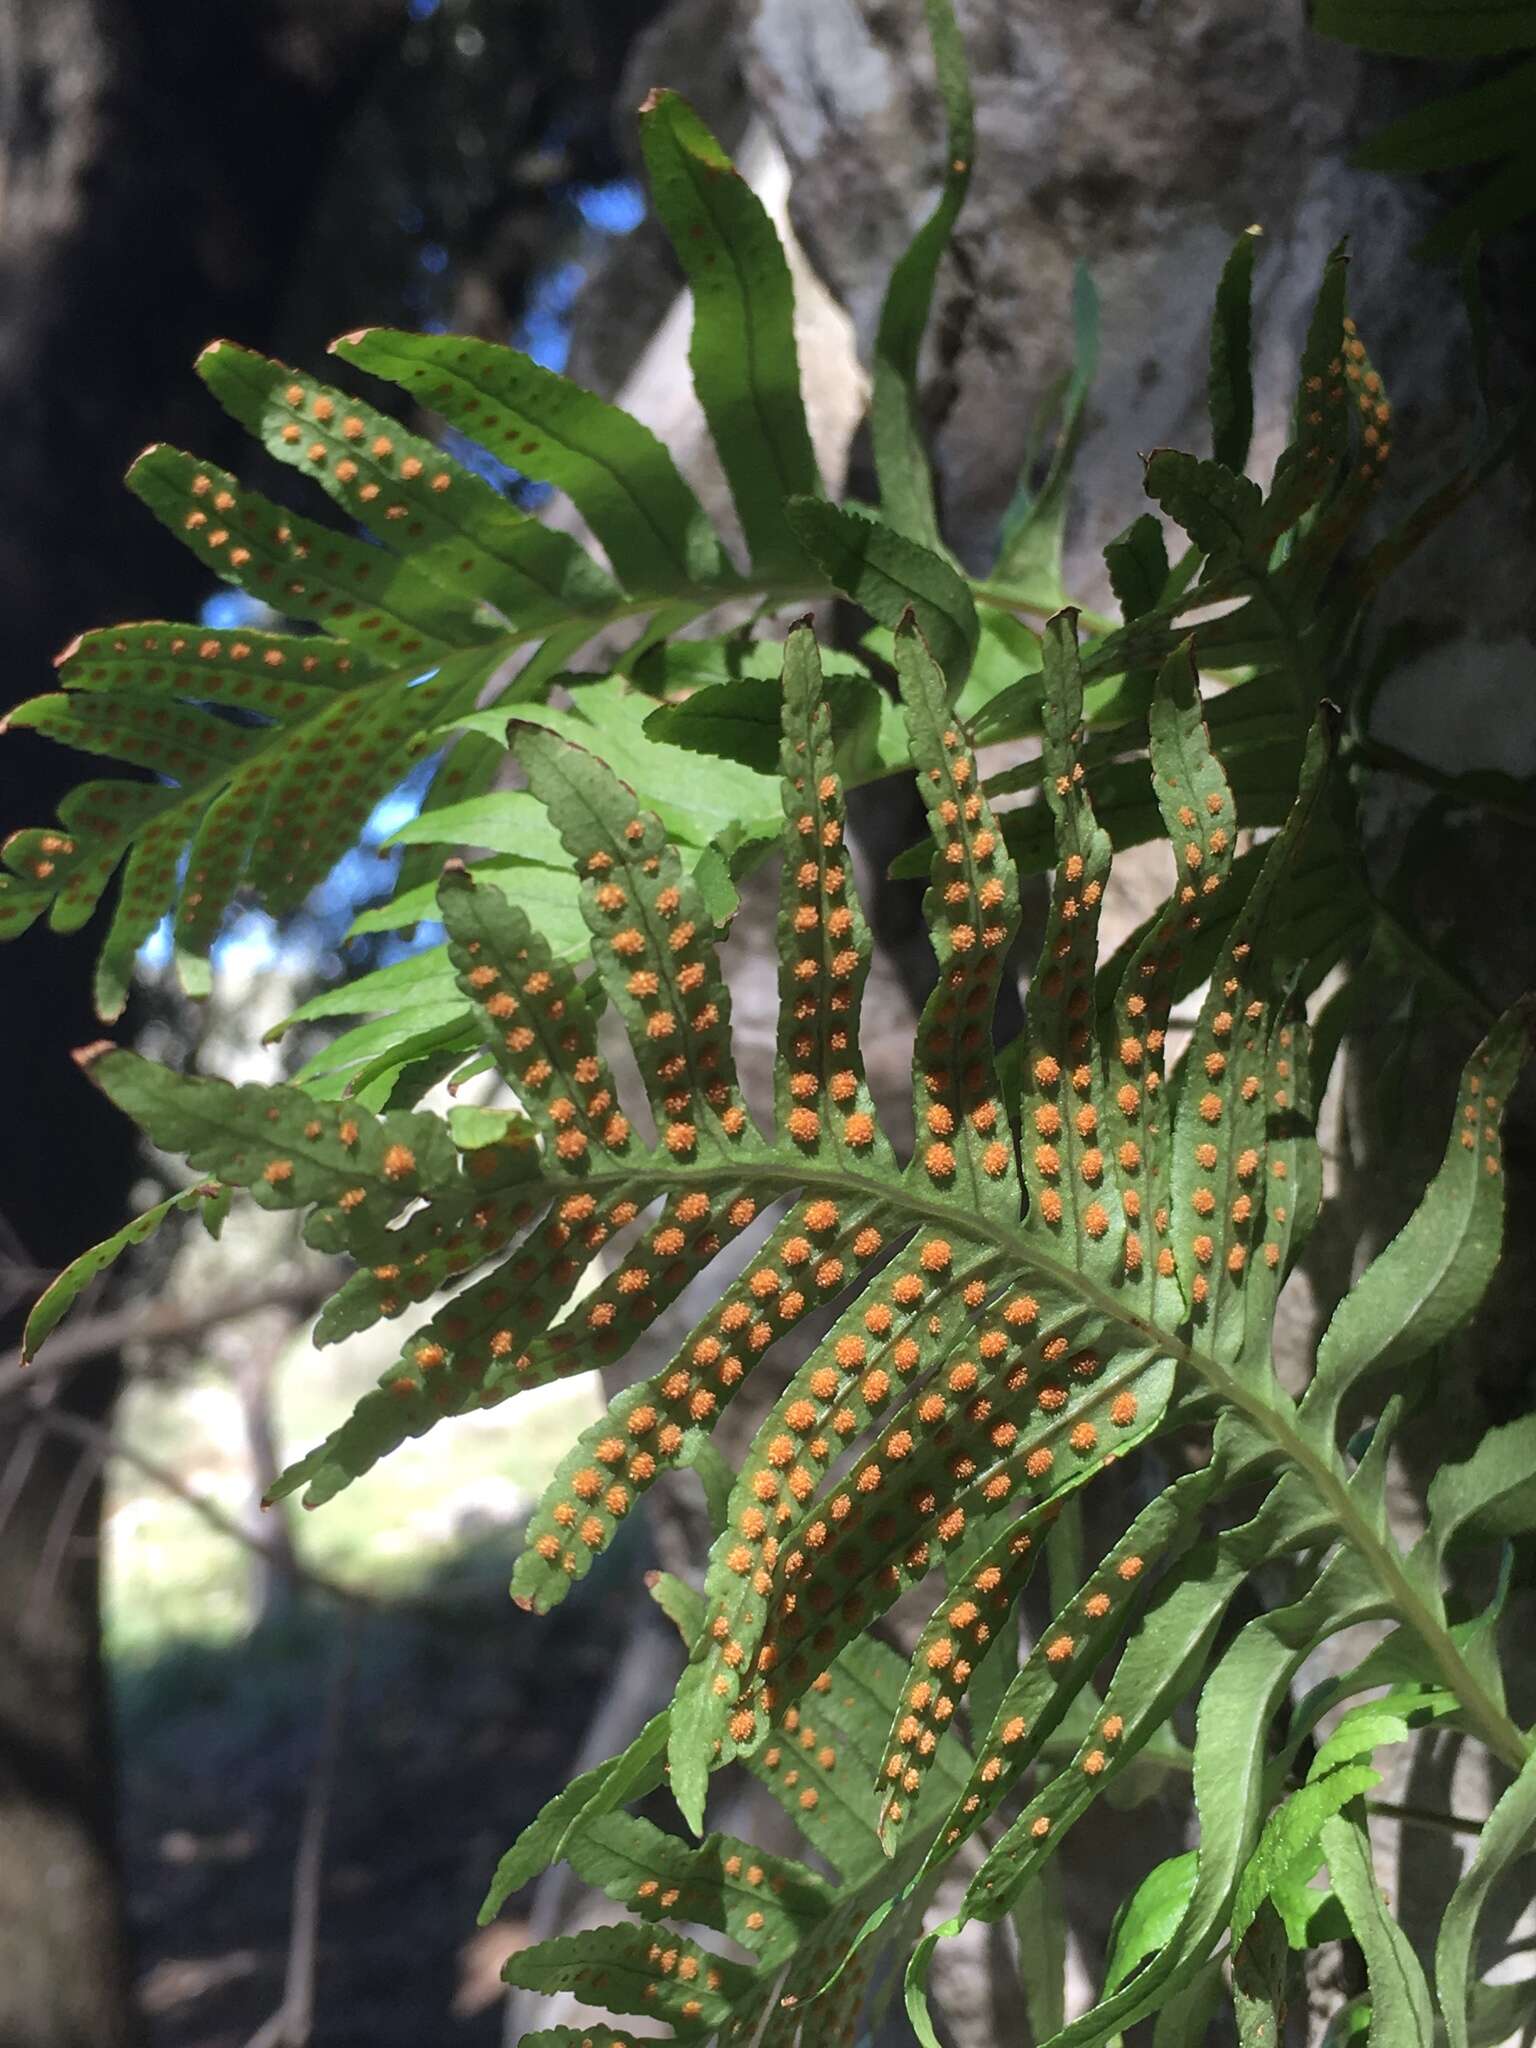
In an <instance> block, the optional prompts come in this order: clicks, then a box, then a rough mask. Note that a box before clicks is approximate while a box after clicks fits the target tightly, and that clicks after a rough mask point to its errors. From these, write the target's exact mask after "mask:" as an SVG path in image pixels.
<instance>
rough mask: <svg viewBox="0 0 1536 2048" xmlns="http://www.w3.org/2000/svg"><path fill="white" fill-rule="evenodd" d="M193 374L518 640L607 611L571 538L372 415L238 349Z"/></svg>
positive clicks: (225, 347) (604, 594) (415, 566)
mask: <svg viewBox="0 0 1536 2048" xmlns="http://www.w3.org/2000/svg"><path fill="white" fill-rule="evenodd" d="M197 368H198V374H199V375H200V376H201V377H202V379H203V382H204V383H205V384H206V385H207V386H208V388H209V389H210V390H211V391H212V392H213V394H214V396H215V397H216V398H217V399H218V400H219V402H220V404H221V405H223V406H224V408H225V409H226V411H228V412H229V413H231V414H232V415H233V416H234V418H235V419H237V420H238V421H239V422H240V424H241V425H242V426H243V427H246V428H248V429H249V431H250V432H251V433H253V434H255V435H256V436H257V437H258V438H259V439H260V440H261V442H262V443H263V445H264V446H265V448H266V450H267V453H268V454H269V455H272V456H274V457H275V458H276V459H277V460H278V461H279V462H284V463H287V464H289V465H290V466H291V467H292V468H294V469H297V470H298V471H299V472H300V473H301V474H302V475H304V476H307V477H309V478H311V479H312V480H313V481H314V482H315V483H317V484H318V485H319V486H320V488H321V489H322V490H323V491H324V492H325V493H326V494H327V496H329V497H331V498H333V499H334V500H335V501H336V503H337V504H338V505H339V506H340V507H341V509H342V510H343V511H344V512H345V513H347V514H348V515H349V516H350V517H351V518H353V519H355V520H357V521H358V523H359V524H360V525H362V526H365V527H368V528H370V529H371V530H372V531H373V532H374V533H376V534H377V535H378V537H379V539H380V540H381V541H383V542H385V543H386V545H390V546H394V547H396V548H397V549H398V550H399V551H401V552H404V553H408V555H409V558H410V568H411V573H412V575H413V576H414V575H419V576H422V577H426V578H429V579H430V580H431V581H432V582H433V583H435V584H438V585H440V586H441V587H442V588H443V589H444V590H445V591H469V592H472V593H473V594H474V597H475V598H476V599H478V600H480V601H482V602H484V603H486V604H490V605H494V606H495V607H496V609H497V610H498V611H499V612H500V613H501V615H502V617H503V618H504V619H506V620H507V621H509V622H510V623H513V624H515V625H516V626H518V627H520V628H522V629H523V630H525V631H527V630H532V629H535V628H538V627H541V626H547V625H552V624H554V623H556V622H558V621H563V620H566V619H569V618H570V617H571V616H572V615H573V614H575V615H578V616H579V615H581V614H582V613H588V614H604V613H607V612H609V611H611V610H612V609H613V607H614V605H615V602H616V600H617V598H618V590H617V587H616V586H615V584H614V583H613V582H612V580H611V579H610V578H609V577H608V576H606V575H605V574H604V573H603V572H602V570H600V569H599V568H598V566H597V564H596V563H595V562H594V561H593V560H592V558H591V557H590V556H589V555H588V554H586V553H585V552H584V550H583V549H582V548H581V547H580V546H579V545H578V543H577V542H576V541H574V540H572V539H571V537H570V536H569V535H568V534H564V533H560V532H557V531H556V530H555V529H554V528H553V527H549V526H545V525H543V524H542V523H541V522H540V521H539V520H537V519H531V518H529V517H528V516H527V515H526V514H525V513H521V512H518V511H516V510H514V508H513V507H512V506H511V505H509V504H508V503H507V501H506V499H505V498H503V497H502V496H501V494H500V492H498V491H497V490H495V489H494V488H493V487H492V486H491V485H490V484H488V483H487V482H486V481H485V480H484V478H483V477H478V476H476V475H475V473H474V472H473V470H469V469H466V468H465V467H464V465H463V464H462V463H461V462H456V461H454V459H453V457H452V456H451V455H447V454H445V453H444V452H443V450H442V449H441V448H437V447H434V446H433V444H432V443H431V442H430V441H426V440H423V439H422V438H421V437H420V436H419V435H417V434H409V433H407V432H406V431H405V430H404V429H403V428H402V427H401V426H400V425H399V424H398V422H396V421H394V420H392V419H389V418H387V417H386V415H384V414H383V413H380V412H376V411H375V410H374V409H373V407H372V406H369V405H364V404H363V403H362V402H361V401H360V400H359V399H356V398H353V397H351V396H350V395H349V394H348V393H347V392H345V391H339V390H337V389H335V388H334V387H333V386H331V385H328V384H321V383H319V382H317V380H316V379H315V378H313V377H310V376H308V375H307V374H306V373H305V372H303V371H302V370H292V369H290V368H289V367H288V365H287V364H286V363H277V362H272V361H270V360H269V359H268V358H267V357H266V356H260V355H257V354H255V353H254V352H253V351H252V350H250V349H244V348H239V347H237V346H236V345H235V344H234V343H233V342H228V341H216V342H214V343H212V344H211V345H210V346H209V347H208V348H206V349H204V351H203V353H202V354H201V355H200V356H199V357H198V361H197ZM286 608H287V607H286V604H285V605H284V609H286Z"/></svg>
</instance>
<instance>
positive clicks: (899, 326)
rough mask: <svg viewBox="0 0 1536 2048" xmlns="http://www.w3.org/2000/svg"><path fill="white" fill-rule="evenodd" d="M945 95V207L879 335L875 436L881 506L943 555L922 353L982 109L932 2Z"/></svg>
mask: <svg viewBox="0 0 1536 2048" xmlns="http://www.w3.org/2000/svg"><path fill="white" fill-rule="evenodd" d="M926 13H927V20H928V34H929V38H930V40H931V42H932V44H933V53H934V60H935V68H936V70H937V73H938V85H939V96H940V98H941V100H942V101H943V103H944V119H945V137H944V157H945V162H944V179H943V184H942V186H941V188H940V192H939V198H938V201H937V204H936V205H935V206H934V209H933V212H932V213H931V214H929V216H928V218H927V220H925V221H924V222H923V224H922V226H921V227H920V228H919V229H918V231H917V234H916V235H915V236H914V238H913V240H912V243H911V245H910V247H909V248H908V249H907V251H906V253H905V255H904V256H903V257H902V258H901V261H900V262H899V263H898V264H897V265H896V267H895V269H894V270H893V271H892V272H891V276H890V282H889V283H888V284H887V286H886V288H885V301H884V303H883V305H882V306H881V308H880V325H879V327H878V329H877V330H876V333H875V357H874V392H873V397H872V400H871V404H870V422H869V423H870V437H871V440H872V442H873V446H874V457H875V474H876V476H877V477H878V478H879V480H880V506H881V510H882V512H883V513H884V515H885V518H886V520H887V521H888V523H889V524H890V525H891V526H892V527H894V528H895V530H896V531H897V533H901V534H905V535H906V536H907V538H908V539H909V540H914V541H918V542H920V543H921V544H922V545H923V546H924V547H926V548H931V549H933V550H935V551H937V550H939V549H940V548H941V547H942V542H941V540H940V537H939V523H938V517H937V514H936V512H935V509H934V502H933V478H932V475H931V473H930V471H929V467H928V457H927V454H926V452H925V450H924V448H923V441H922V434H921V431H920V427H919V420H918V391H917V369H918V350H919V349H920V348H921V346H922V339H923V330H924V329H925V327H926V326H927V324H928V313H929V309H930V307H931V305H932V303H933V288H934V283H935V281H936V279H937V277H938V269H939V263H940V260H941V258H942V257H943V254H944V251H945V249H946V248H947V247H948V246H949V239H950V236H951V235H952V234H953V233H954V227H955V222H956V220H957V219H958V218H959V216H960V209H961V208H962V207H963V206H964V204H965V195H966V192H967V190H968V188H969V186H970V182H971V159H972V157H973V155H974V153H975V148H976V119H975V110H974V108H973V107H972V104H971V86H970V78H969V76H968V73H967V67H966V61H965V46H964V44H963V42H962V41H961V38H960V30H959V26H958V24H957V23H956V21H955V15H954V9H953V7H952V6H951V5H950V4H949V0H926Z"/></svg>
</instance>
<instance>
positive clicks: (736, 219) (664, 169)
mask: <svg viewBox="0 0 1536 2048" xmlns="http://www.w3.org/2000/svg"><path fill="white" fill-rule="evenodd" d="M640 146H641V148H642V149H643V151H644V152H645V161H646V166H647V168H648V170H649V172H650V176H651V191H652V195H653V197H654V200H655V205H656V211H657V214H658V216H659V218H660V220H661V224H662V226H663V227H664V228H665V229H666V231H667V234H668V236H669V238H670V240H671V242H672V246H673V247H674V248H675V249H676V251H677V255H678V260H679V262H680V263H681V264H682V266H683V271H684V273H685V275H686V276H687V279H688V284H689V287H690V289H691V290H692V293H693V305H694V319H693V341H692V346H691V348H690V351H689V361H690V363H691V364H692V366H693V382H694V389H695V390H696V391H697V392H698V395H699V402H700V404H701V405H702V406H703V408H704V414H705V417H706V419H707V420H708V421H709V426H710V432H711V434H712V435H713V437H714V442H715V447H716V449H717V450H718V451H719V455H720V460H721V464H722V466H723V467H724V470H725V474H726V478H727V480H728V482H729V484H730V487H731V495H732V497H733V498H734V499H735V501H736V511H737V515H738V517H739V518H740V520H741V527H742V532H743V533H744V534H745V535H746V541H747V547H748V550H749V552H750V554H751V557H752V563H753V566H754V568H755V569H757V570H759V571H767V572H770V573H775V574H782V575H787V576H790V577H794V576H797V575H803V574H804V572H805V558H804V556H803V555H802V554H801V551H800V548H799V546H798V545H797V543H796V539H795V536H794V535H793V534H792V533H791V532H790V530H789V528H788V527H787V526H786V524H785V519H784V505H785V502H786V500H788V499H790V498H793V497H798V496H800V495H802V494H805V493H809V494H811V495H813V496H814V495H816V494H817V493H818V492H819V491H820V489H821V480H820V477H819V476H818V474H817V470H816V456H815V452H814V451H813V449H812V447H811V436H810V429H809V428H808V427H807V425H806V420H805V407H804V405H803V403H802V401H801V397H800V363H799V358H798V356H797V354H796V351H795V334H794V289H793V286H792V284H791V282H790V275H789V265H788V262H787V261H786V260H785V256H784V250H783V247H782V245H781V244H780V242H779V238H778V235H777V234H776V233H775V232H774V227H773V222H772V221H771V220H770V219H769V218H768V215H767V213H766V211H765V210H764V207H763V204H762V202H761V200H759V199H758V197H757V195H756V194H755V193H754V192H753V191H752V190H751V188H750V187H749V186H748V185H747V184H746V183H745V181H744V180H743V179H742V176H741V173H740V172H739V171H738V170H737V169H736V166H735V165H734V164H733V163H732V162H731V160H730V158H729V157H728V156H727V155H726V154H725V152H724V150H722V149H721V147H720V145H719V143H718V142H717V141H716V140H715V138H714V136H713V135H711V134H710V132H709V130H708V129H707V128H706V127H705V126H704V123H703V122H702V121H701V120H700V119H699V117H698V115H697V114H695V113H694V111H693V109H692V108H691V107H690V106H689V105H688V103H687V101H686V100H683V99H681V98H679V96H678V95H677V94H676V93H673V92H665V91H660V90H658V91H655V92H653V93H651V94H650V96H649V97H648V98H647V100H646V102H645V104H644V105H643V106H642V107H641V109H640Z"/></svg>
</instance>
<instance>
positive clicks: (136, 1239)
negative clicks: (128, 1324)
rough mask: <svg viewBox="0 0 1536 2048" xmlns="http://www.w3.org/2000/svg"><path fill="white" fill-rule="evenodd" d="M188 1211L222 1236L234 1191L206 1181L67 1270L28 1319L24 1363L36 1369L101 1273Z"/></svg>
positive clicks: (41, 1297)
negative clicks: (50, 1339)
mask: <svg viewBox="0 0 1536 2048" xmlns="http://www.w3.org/2000/svg"><path fill="white" fill-rule="evenodd" d="M187 1211H192V1212H194V1213H196V1214H198V1215H199V1216H200V1217H201V1219H202V1223H203V1227H204V1228H205V1229H206V1231H207V1232H208V1235H209V1236H210V1237H217V1236H218V1234H219V1232H220V1230H221V1229H222V1228H223V1224H224V1218H225V1216H226V1215H227V1214H228V1213H229V1189H228V1188H224V1187H220V1186H219V1185H218V1184H217V1182H214V1181H200V1182H199V1183H198V1185H197V1186H196V1187H190V1188H183V1190H182V1191H181V1193H180V1194H176V1195H171V1196H169V1197H168V1198H167V1199H166V1200H165V1201H163V1202H157V1203H156V1204H155V1206H154V1208H153V1209H146V1210H145V1211H144V1212H143V1214H142V1215H140V1216H135V1217H134V1219H133V1221H132V1222H131V1223H125V1224H124V1226H123V1228H122V1229H121V1230H119V1231H117V1232H115V1233H114V1234H113V1235H112V1236H111V1237H108V1238H104V1239H103V1241H102V1242H101V1243H100V1244H98V1245H93V1246H92V1248H91V1249H90V1250H89V1251H88V1252H83V1253H82V1254H81V1255H80V1257H79V1258H78V1259H75V1260H73V1261H72V1262H71V1263H70V1264H69V1265H67V1266H66V1267H65V1268H64V1270H63V1272H62V1273H60V1274H59V1276H58V1278H57V1279H56V1280H54V1281H53V1282H52V1283H51V1284H50V1285H49V1286H48V1288H47V1289H46V1290H45V1291H44V1292H43V1293H42V1294H40V1295H39V1296H38V1298H37V1301H36V1302H35V1303H34V1305H33V1308H32V1313H31V1314H30V1315H29V1316H28V1317H27V1324H26V1328H25V1329H24V1330H23V1332H22V1337H21V1363H22V1364H23V1365H30V1364H31V1362H32V1360H33V1359H34V1358H35V1357H36V1356H37V1353H38V1349H39V1347H40V1346H41V1345H42V1344H43V1343H44V1342H45V1340H46V1339H47V1338H48V1337H49V1336H50V1335H51V1334H52V1332H53V1331H54V1330H56V1329H57V1328H58V1326H59V1324H60V1323H61V1322H62V1321H63V1320H64V1318H65V1316H66V1315H68V1313H69V1311H70V1309H71V1308H72V1307H73V1306H74V1304H75V1302H76V1301H77V1300H78V1299H79V1298H80V1296H81V1294H83V1293H84V1291H85V1289H86V1288H87V1287H89V1286H90V1284H91V1282H92V1281H93V1280H94V1279H96V1277H97V1276H98V1275H99V1274H101V1273H104V1272H105V1271H106V1269H107V1268H108V1266H111V1265H114V1264H115V1263H116V1262H117V1260H118V1259H120V1258H121V1257H122V1255H123V1253H124V1252H125V1251H127V1250H129V1248H130V1247H131V1246H133V1245H138V1244H143V1243H144V1241H145V1240H146V1238H151V1237H153V1236H154V1235H155V1233H156V1231H157V1230H159V1228H160V1226H161V1224H162V1223H164V1222H165V1221H166V1220H167V1219H168V1218H169V1217H171V1216H176V1215H181V1214H184V1213H186V1212H187Z"/></svg>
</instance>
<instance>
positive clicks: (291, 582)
mask: <svg viewBox="0 0 1536 2048" xmlns="http://www.w3.org/2000/svg"><path fill="white" fill-rule="evenodd" d="M128 488H129V489H130V490H131V491H133V492H134V494H135V495H136V496H137V497H139V498H142V499H143V501H144V503H145V504H146V505H147V506H148V507H149V509H150V511H151V512H153V513H154V515H155V517H156V518H157V519H159V520H160V521H161V522H162V524H164V525H165V526H167V527H169V528H170V530H171V532H172V533H174V534H175V535H176V537H177V538H178V539H179V540H180V541H181V542H182V544H183V545H184V546H186V547H188V548H190V549H191V550H192V552H193V554H194V555H196V556H197V558H198V560H199V561H200V562H202V563H203V565H204V566H205V567H206V568H208V569H211V570H212V571H213V573H214V575H216V576H219V577H221V578H222V579H223V580H224V581H225V582H226V583H233V584H235V585H236V586H237V587H238V588H240V589H242V590H248V591H249V592H250V594H251V595H252V596H253V597H257V598H260V599H261V600H262V602H263V603H264V604H269V605H271V606H272V608H273V609H274V610H275V611H279V612H282V613H283V614H285V615H286V616H287V617H289V618H295V619H310V620H312V621H313V622H314V624H315V625H317V626H321V627H323V628H325V629H326V630H327V631H328V632H331V633H334V634H336V635H338V636H339V637H340V638H341V639H343V640H350V641H353V642H354V643H355V644H356V645H357V646H358V647H359V648H360V649H362V650H363V651H364V652H365V653H367V654H370V655H372V656H374V657H375V659H376V660H377V661H379V662H382V663H387V664H388V665H389V666H396V665H398V664H399V663H400V662H402V661H413V660H414V661H420V662H421V663H422V664H423V666H425V665H426V664H427V663H429V662H431V661H432V660H433V659H434V658H436V657H438V656H440V655H443V654H446V653H447V652H449V650H450V649H452V648H454V647H464V646H468V645H472V644H473V643H474V642H476V641H485V640H489V639H491V638H492V637H493V636H494V634H495V631H496V628H495V627H494V626H493V625H491V624H490V623H488V622H486V621H484V620H483V619H482V618H481V617H480V615H479V607H478V601H477V599H476V598H475V597H473V596H465V597H460V596H458V595H456V594H454V593H453V592H451V591H449V590H448V589H446V588H444V587H443V586H442V585H440V584H438V583H436V582H434V581H432V580H431V579H430V578H429V577H427V576H424V575H423V574H422V573H421V572H420V571H419V570H418V569H416V568H414V567H413V566H412V565H411V564H410V563H409V562H404V561H393V560H391V558H390V557H389V556H388V555H386V554H382V553H381V552H380V551H379V549H377V548H372V547H369V546H368V545H367V544H366V543H365V542H363V541H358V540H350V539H348V538H347V537H346V536H345V535H343V534H340V533H337V532H336V531H335V530H334V529H333V528H331V527H328V526H319V525H317V524H316V523H315V521H314V520H312V519H304V518H301V517H300V515H299V514H298V513H296V512H289V511H288V510H287V509H286V508H285V507H283V506H281V505H274V504H273V502H272V500H271V499H270V498H264V497H263V496H262V495H261V493H260V492H259V491H252V490H248V489H246V487H245V486H244V485H243V484H242V483H240V481H239V480H238V479H237V478H236V477H233V476H231V475H229V473H228V472H227V471H226V470H222V469H216V468H215V467H214V466H213V464H212V463H208V462H200V461H199V460H198V459H197V457H196V456H195V455H188V454H186V453H184V452H183V451H182V450H181V449H179V448H170V447H165V446H163V445H162V446H158V447H154V448H149V449H146V450H145V452H144V453H143V454H142V455H141V456H140V457H139V458H138V460H137V461H136V462H135V463H134V465H133V467H132V468H131V469H130V470H129V472H128Z"/></svg>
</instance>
